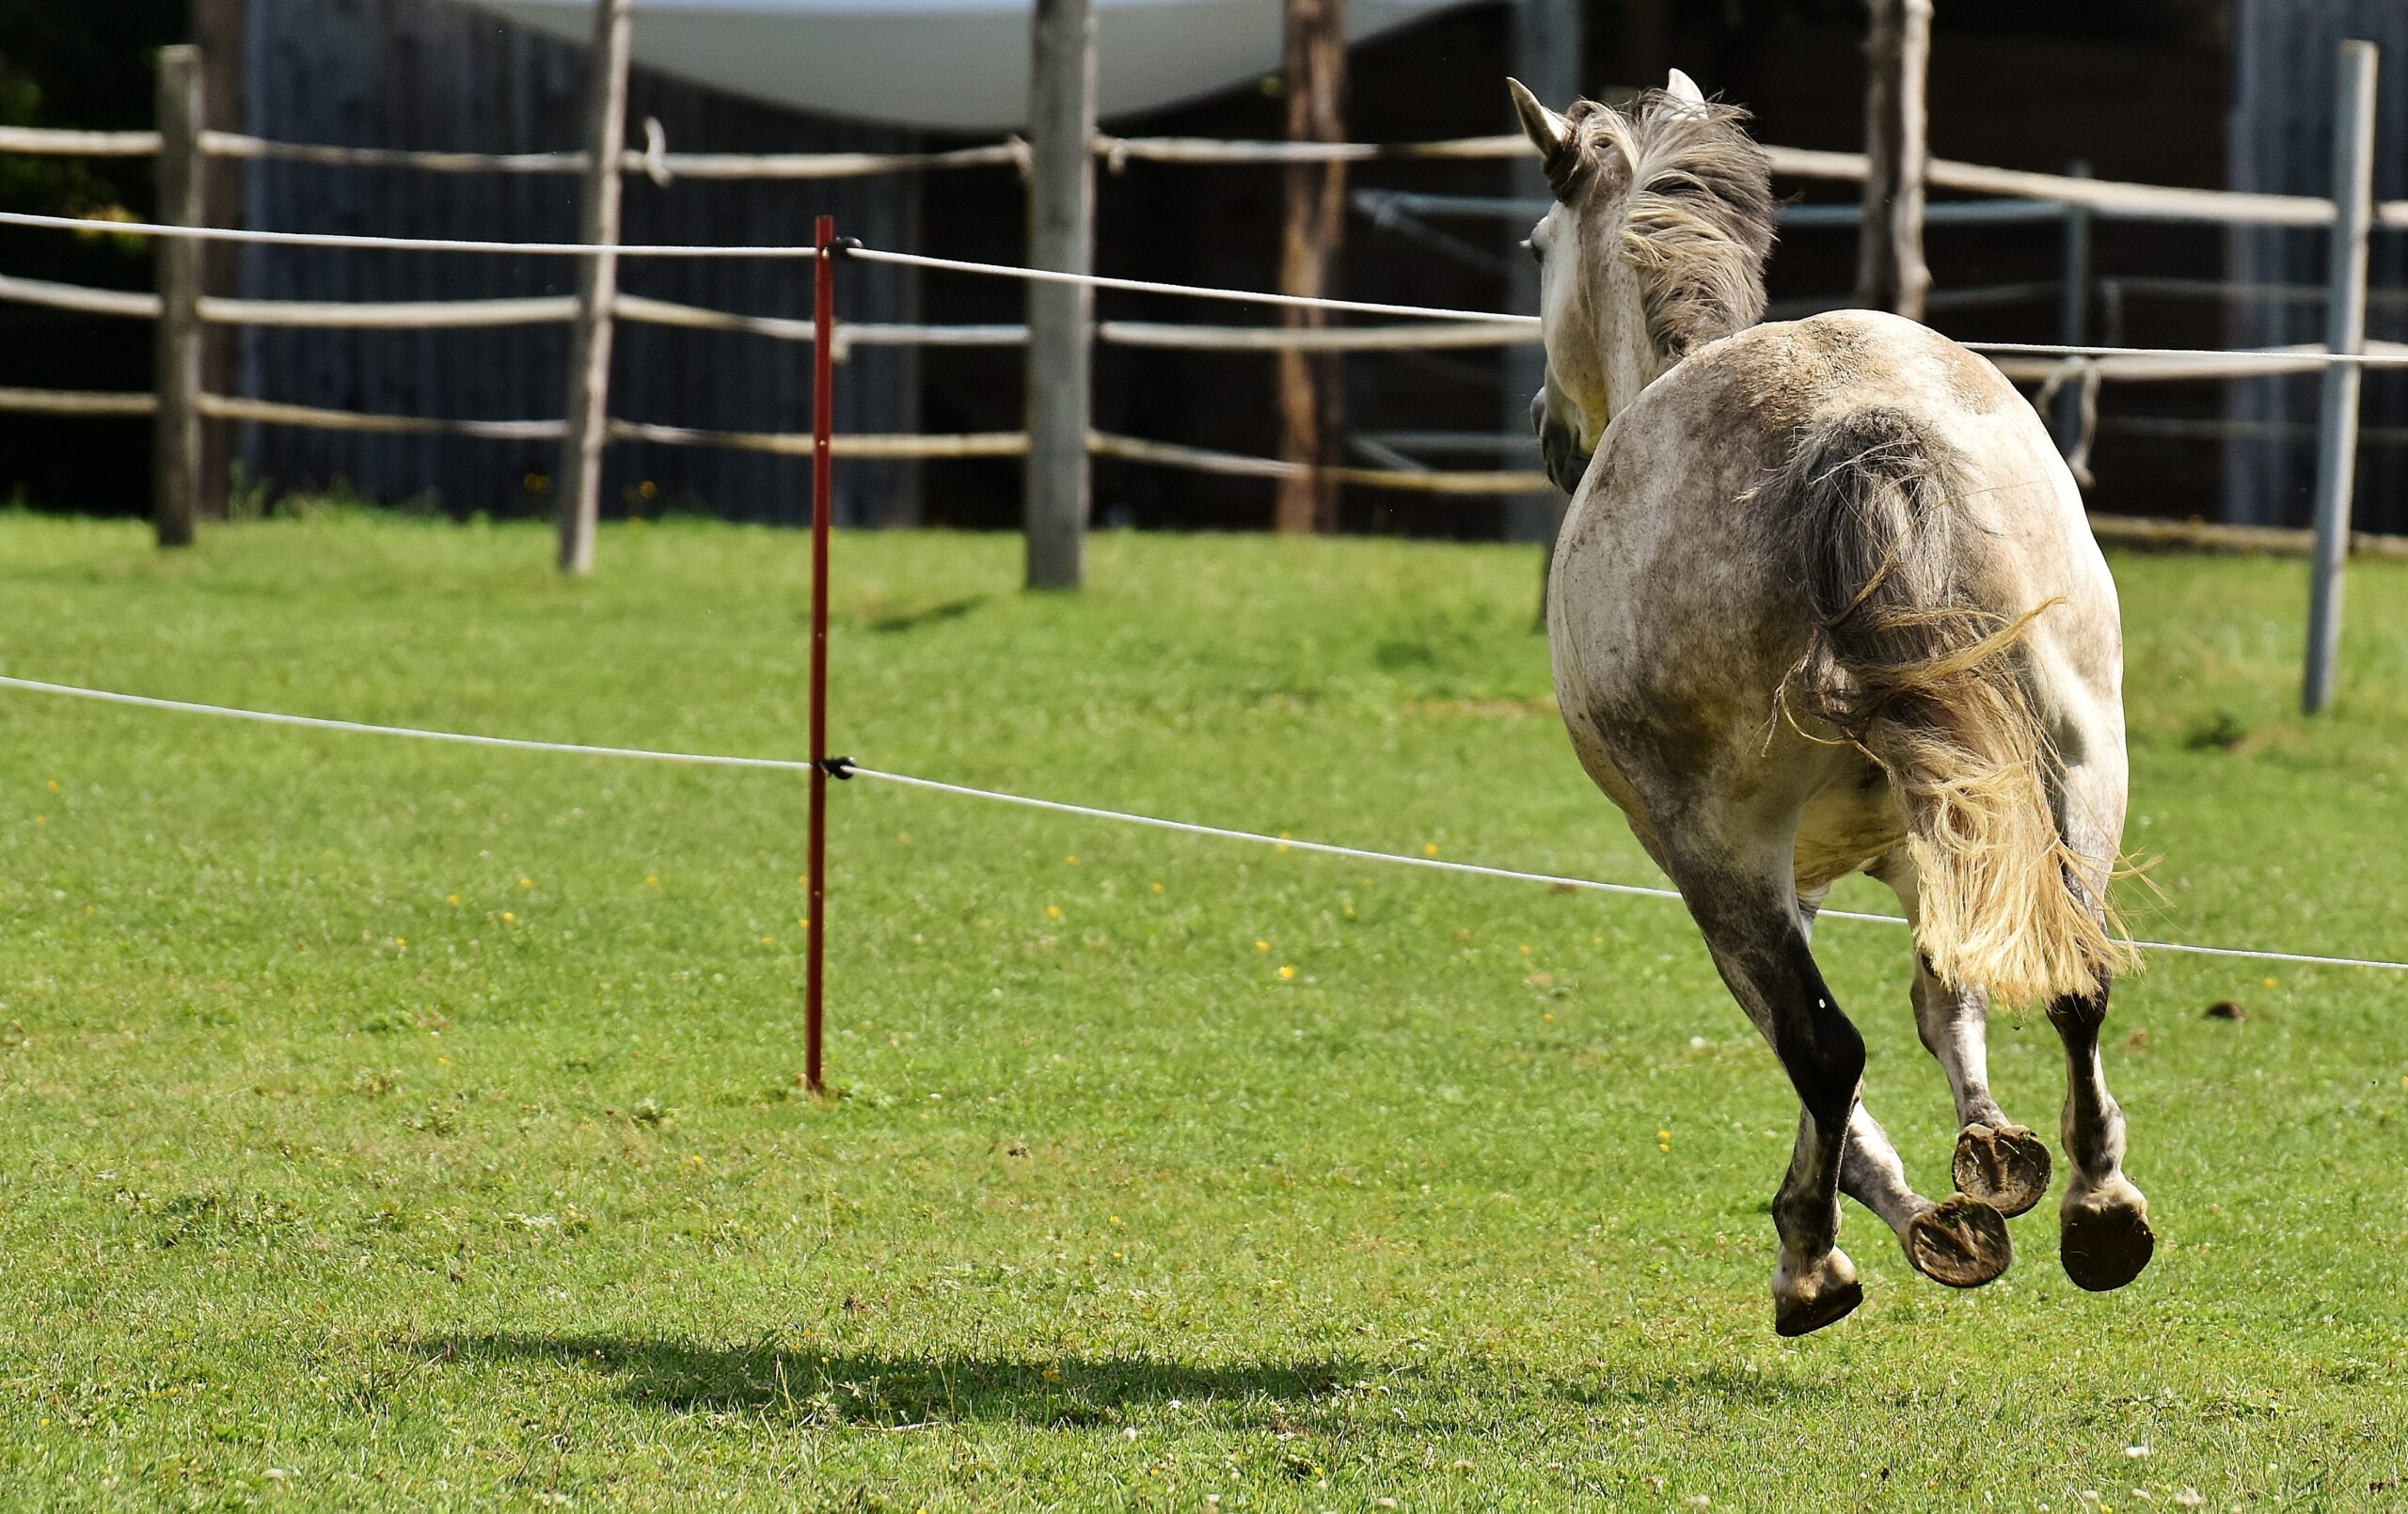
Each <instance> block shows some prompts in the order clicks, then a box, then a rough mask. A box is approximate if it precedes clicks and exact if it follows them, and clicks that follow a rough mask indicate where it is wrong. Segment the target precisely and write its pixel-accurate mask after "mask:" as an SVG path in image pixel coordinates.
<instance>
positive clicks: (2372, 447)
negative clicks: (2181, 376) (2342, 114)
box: [2223, 0, 2408, 532]
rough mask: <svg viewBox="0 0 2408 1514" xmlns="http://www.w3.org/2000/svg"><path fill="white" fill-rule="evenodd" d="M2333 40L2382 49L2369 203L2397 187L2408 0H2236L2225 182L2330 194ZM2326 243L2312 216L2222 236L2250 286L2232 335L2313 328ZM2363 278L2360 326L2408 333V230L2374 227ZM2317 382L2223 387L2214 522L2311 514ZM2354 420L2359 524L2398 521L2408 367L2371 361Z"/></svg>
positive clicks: (2319, 335)
mask: <svg viewBox="0 0 2408 1514" xmlns="http://www.w3.org/2000/svg"><path fill="white" fill-rule="evenodd" d="M2344 38H2363V39H2367V40H2368V41H2371V42H2373V43H2375V44H2376V45H2377V46H2378V47H2380V48H2381V49H2382V58H2381V62H2380V64H2379V67H2378V71H2377V73H2376V79H2377V81H2378V82H2377V90H2378V94H2377V104H2376V109H2375V157H2374V194H2375V198H2376V199H2378V200H2384V199H2402V198H2408V7H2403V6H2400V5H2399V4H2396V3H2393V0H2237V3H2236V5H2235V8H2234V20H2233V39H2232V50H2233V101H2232V132H2231V149H2230V151H2231V163H2232V171H2231V176H2230V177H2231V184H2232V187H2233V188H2235V189H2255V190H2264V191H2268V192H2270V193H2274V194H2286V195H2329V194H2331V193H2332V192H2333V108H2334V89H2335V83H2334V81H2335V78H2336V76H2337V71H2338V58H2339V55H2340V44H2341V41H2342V39H2344ZM2331 241H2332V239H2331V238H2330V237H2329V236H2328V235H2327V234H2326V233H2325V232H2324V231H2322V230H2321V229H2305V230H2302V229H2281V228H2260V229H2250V230H2245V231H2242V230H2236V231H2234V232H2233V233H2232V234H2231V238H2230V243H2231V270H2232V280H2233V282H2234V283H2235V284H2237V285H2241V286H2243V288H2244V290H2245V291H2247V292H2244V293H2242V294H2239V295H2238V296H2237V297H2236V298H2235V299H2234V300H2233V301H2232V303H2231V305H2230V307H2229V308H2230V312H2231V315H2230V326H2229V328H2228V335H2229V339H2230V340H2231V342H2232V344H2233V345H2235V346H2275V345H2280V344H2284V343H2289V342H2314V341H2321V340H2323V339H2324V312H2325V300H2324V287H2325V281H2326V259H2327V258H2328V256H2329V249H2330V246H2331ZM2368 283H2369V284H2370V285H2371V286H2372V291H2371V292H2370V295H2369V298H2368V308H2367V335H2368V337H2369V338H2378V339H2388V340H2391V341H2400V340H2403V339H2408V296H2403V293H2402V292H2403V291H2408V236H2403V235H2402V234H2401V233H2400V232H2399V231H2386V230H2383V229H2377V230H2376V231H2375V233H2374V237H2373V240H2372V244H2371V245H2370V246H2369V248H2368ZM2318 387H2319V380H2318V379H2317V377H2316V376H2315V375H2313V374H2303V375H2297V376H2289V377H2282V378H2263V379H2252V380H2248V381H2245V382H2242V383H2236V384H2233V385H2231V386H2229V387H2228V389H2227V398H2226V406H2227V415H2228V416H2229V418H2230V419H2231V420H2232V422H2233V423H2234V425H2235V428H2236V429H2240V430H2242V431H2243V432H2244V434H2241V435H2236V436H2234V437H2232V438H2231V439H2230V440H2228V441H2226V444H2225V448H2224V462H2225V476H2224V501H2223V503H2224V515H2225V518H2226V519H2227V520H2235V521H2246V522H2252V523H2263V524H2267V525H2277V526H2299V525H2305V524H2306V523H2307V522H2308V520H2309V519H2310V518H2311V515H2312V512H2313V507H2312V503H2311V499H2310V491H2311V489H2312V488H2313V487H2314V484H2315V463H2316V457H2315V453H2316V421H2317V390H2318ZM2359 423H2360V426H2361V428H2362V433H2361V446H2360V449H2359V454H2358V476H2357V512H2356V520H2357V525H2358V528H2359V529H2361V530H2373V531H2391V532H2401V531H2408V487H2403V486H2408V375H2403V374H2401V373H2400V371H2397V370H2385V369H2382V368H2375V369H2370V370H2368V372H2367V375H2366V380H2365V392H2364V395H2363V397H2362V398H2361V401H2360V406H2359Z"/></svg>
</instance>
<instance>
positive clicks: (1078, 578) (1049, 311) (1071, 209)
mask: <svg viewBox="0 0 2408 1514" xmlns="http://www.w3.org/2000/svg"><path fill="white" fill-rule="evenodd" d="M1033 25H1034V29H1033V31H1032V33H1031V37H1030V43H1031V45H1030V49H1029V87H1028V110H1029V120H1028V145H1029V152H1030V159H1031V162H1030V171H1029V184H1028V260H1029V264H1030V266H1032V267H1036V268H1045V269H1051V270H1053V271H1054V272H1055V273H1063V274H1085V273H1089V272H1092V271H1093V263H1094V260H1095V77H1096V74H1095V7H1094V5H1093V0H1037V16H1036V20H1035V22H1034V24H1033ZM1094 316H1095V291H1094V290H1093V289H1091V288H1089V287H1088V286H1086V285H1085V284H1046V283H1037V282H1031V283H1030V284H1029V286H1028V378H1027V387H1028V463H1027V465H1026V468H1025V470H1024V472H1023V473H1022V491H1023V493H1024V494H1025V496H1026V498H1025V499H1024V500H1023V502H1022V511H1023V519H1024V523H1025V528H1026V530H1027V536H1028V587H1029V588H1031V589H1076V588H1078V587H1079V585H1080V584H1081V583H1083V582H1084V581H1085V577H1086V537H1087V500H1088V488H1089V484H1088V479H1087V433H1088V430H1089V422H1090V418H1091V417H1092V415H1093V403H1094V396H1093V393H1092V391H1091V387H1090V381H1089V377H1088V373H1089V360H1090V357H1091V355H1092V353H1093V351H1094V345H1095V331H1094V326H1095V321H1094Z"/></svg>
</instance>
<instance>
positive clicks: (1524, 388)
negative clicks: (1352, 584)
mask: <svg viewBox="0 0 2408 1514" xmlns="http://www.w3.org/2000/svg"><path fill="white" fill-rule="evenodd" d="M1624 20H1625V22H1626V23H1627V22H1628V20H1629V16H1628V13H1627V12H1625V16H1624ZM1580 40H1581V39H1580V4H1579V0H1514V4H1513V76H1514V77H1515V78H1517V79H1519V80H1521V81H1522V82H1523V83H1524V84H1526V85H1528V86H1529V87H1530V90H1531V92H1532V93H1533V94H1536V95H1537V96H1538V97H1539V99H1540V100H1542V101H1544V102H1545V103H1546V104H1547V105H1548V106H1549V107H1550V108H1552V109H1555V110H1561V109H1563V108H1565V107H1566V106H1567V105H1568V104H1570V103H1571V102H1572V101H1573V99H1574V98H1575V97H1576V96H1577V95H1578V94H1579V93H1580ZM1507 125H1508V127H1509V128H1511V129H1518V128H1513V122H1512V120H1511V118H1510V117H1509V118H1507ZM1508 183H1509V185H1510V187H1511V189H1512V191H1513V197H1514V198H1515V199H1526V200H1537V201H1545V200H1546V199H1547V198H1549V197H1551V196H1552V195H1553V193H1554V192H1553V191H1552V190H1550V189H1549V188H1548V187H1547V182H1546V169H1545V166H1542V165H1541V164H1540V162H1539V160H1538V158H1537V156H1536V155H1535V154H1533V155H1530V156H1528V157H1520V158H1515V159H1513V172H1512V175H1511V177H1510V178H1509V180H1508ZM1532 219H1535V217H1532ZM1529 234H1530V229H1529V225H1528V224H1527V223H1526V222H1525V221H1524V220H1523V219H1521V218H1518V217H1517V218H1515V219H1514V220H1513V221H1510V222H1508V223H1507V224H1506V229H1505V243H1506V244H1505V266H1506V269H1507V273H1506V282H1507V290H1506V306H1505V308H1507V309H1509V310H1513V311H1517V312H1519V313H1521V314H1523V315H1535V314H1537V313H1538V308H1539V265H1538V263H1537V262H1536V261H1535V260H1533V259H1532V258H1531V257H1530V255H1529V253H1528V252H1525V251H1524V250H1523V249H1522V246H1521V244H1522V242H1523V240H1524V239H1525V238H1527V237H1528V236H1529ZM1503 372H1504V378H1505V392H1504V396H1503V402H1502V406H1501V411H1502V414H1501V415H1500V417H1499V420H1500V423H1501V429H1502V430H1503V432H1504V434H1506V435H1508V436H1517V437H1519V438H1521V440H1522V442H1523V443H1524V444H1525V445H1526V446H1531V447H1532V448H1533V450H1535V445H1534V444H1535V441H1536V438H1535V437H1533V436H1532V435H1531V434H1530V397H1531V396H1532V395H1534V394H1536V393H1538V392H1539V386H1540V385H1541V384H1544V383H1545V381H1546V350H1545V348H1543V347H1541V346H1540V345H1539V344H1538V343H1536V342H1529V343H1525V344H1523V345H1521V346H1517V347H1508V348H1506V349H1505V361H1504V367H1503ZM1512 463H1513V458H1512V456H1511V454H1508V455H1507V456H1505V457H1503V458H1501V459H1499V464H1500V465H1505V466H1510V465H1512ZM1566 503H1567V501H1566V500H1565V498H1564V497H1563V496H1562V495H1561V494H1560V492H1558V491H1556V490H1554V489H1546V490H1544V491H1541V492H1539V493H1536V494H1526V495H1513V496H1511V497H1508V498H1507V499H1506V501H1505V539H1506V540H1507V541H1509V542H1536V543H1538V544H1540V546H1539V553H1540V556H1539V591H1540V598H1541V600H1542V603H1541V606H1540V613H1539V621H1540V623H1542V624H1544V623H1545V619H1546V614H1545V603H1544V600H1545V591H1546V576H1547V571H1548V569H1549V567H1550V566H1551V565H1552V563H1553V560H1554V557H1555V538H1556V533H1557V532H1559V531H1560V530H1561V529H1562V528H1563V510H1564V506H1565V504H1566Z"/></svg>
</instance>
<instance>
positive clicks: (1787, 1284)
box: [1772, 1248, 1864, 1336]
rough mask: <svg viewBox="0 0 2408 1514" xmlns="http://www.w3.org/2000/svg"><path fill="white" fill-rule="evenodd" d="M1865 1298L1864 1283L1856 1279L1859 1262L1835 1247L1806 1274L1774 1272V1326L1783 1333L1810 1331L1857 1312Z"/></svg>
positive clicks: (1793, 1333) (1808, 1333) (1798, 1333)
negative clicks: (1797, 1275) (1788, 1274)
mask: <svg viewBox="0 0 2408 1514" xmlns="http://www.w3.org/2000/svg"><path fill="white" fill-rule="evenodd" d="M1863 1301H1864V1285H1862V1284H1861V1283H1859V1282H1858V1281H1857V1280H1856V1264H1855V1263H1853V1262H1851V1261H1849V1260H1848V1259H1847V1254H1846V1252H1843V1251H1840V1250H1838V1249H1837V1248H1834V1249H1833V1250H1832V1251H1831V1253H1830V1254H1829V1255H1827V1256H1825V1257H1824V1258H1823V1259H1822V1261H1821V1262H1820V1263H1819V1264H1817V1265H1816V1266H1815V1267H1814V1270H1812V1271H1811V1272H1809V1273H1808V1274H1807V1275H1806V1276H1805V1277H1802V1278H1791V1277H1788V1276H1785V1275H1784V1274H1783V1273H1782V1272H1776V1273H1775V1274H1774V1276H1773V1282H1772V1328H1773V1330H1774V1332H1775V1333H1778V1334H1782V1335H1789V1336H1796V1335H1810V1334H1812V1333H1814V1332H1815V1331H1818V1330H1820V1329H1822V1328H1823V1327H1824V1326H1825V1325H1828V1324H1830V1323H1831V1322H1832V1321H1833V1320H1835V1319H1845V1318H1846V1317H1848V1316H1849V1315H1851V1314H1854V1313H1855V1312H1856V1306H1857V1305H1858V1304H1860V1303H1862V1302H1863Z"/></svg>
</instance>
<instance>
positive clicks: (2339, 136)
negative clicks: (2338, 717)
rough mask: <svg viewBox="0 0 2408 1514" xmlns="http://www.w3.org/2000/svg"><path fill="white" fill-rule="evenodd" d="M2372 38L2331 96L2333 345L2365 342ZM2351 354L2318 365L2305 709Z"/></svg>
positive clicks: (2329, 585) (2345, 455) (2323, 642)
mask: <svg viewBox="0 0 2408 1514" xmlns="http://www.w3.org/2000/svg"><path fill="white" fill-rule="evenodd" d="M2376 57H2377V51H2376V48H2375V45H2374V44H2373V43H2372V42H2366V41H2354V40H2353V41H2346V42H2343V43H2342V44H2341V59H2340V65H2339V70H2338V77H2337V80H2336V81H2335V83H2336V88H2335V90H2334V106H2333V244H2332V260H2331V262H2330V263H2329V265H2328V267H2329V273H2328V276H2327V288H2326V293H2325V308H2324V343H2325V346H2326V348H2327V349H2328V350H2329V351H2331V352H2334V353H2356V352H2359V351H2362V350H2363V349H2364V347H2365V345H2366V325H2367V229H2368V226H2369V224H2370V223H2371V222H2372V220H2373V218H2374V106H2375V94H2374V86H2375V62H2376ZM2363 376H2364V374H2363V371H2362V370H2361V368H2360V366H2359V365H2358V364H2356V363H2327V364H2326V365H2325V366H2324V386H2323V402H2322V405H2321V414H2320V415H2319V417H2318V425H2317V435H2316V557H2315V560H2314V562H2315V566H2314V568H2313V570H2312V572H2313V575H2314V576H2313V578H2312V580H2311V583H2310V587H2309V594H2308V611H2307V672H2306V676H2305V680H2304V681H2303V685H2302V687H2301V690H2300V707H2301V708H2302V709H2304V710H2305V711H2306V712H2307V713H2308V714H2310V715H2315V714H2317V713H2319V712H2320V711H2321V710H2322V709H2323V708H2324V707H2325V706H2326V705H2327V704H2330V703H2331V702H2333V684H2334V675H2335V669H2334V664H2335V663H2336V662H2337V660H2338V658H2339V656H2340V652H2341V563H2342V560H2343V559H2344V558H2345V557H2347V556H2348V555H2349V550H2350V504H2351V497H2352V495H2353V493H2354V490H2355V484H2356V481H2357V461H2358V386H2359V381H2360V380H2361V378H2362V377H2363Z"/></svg>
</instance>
